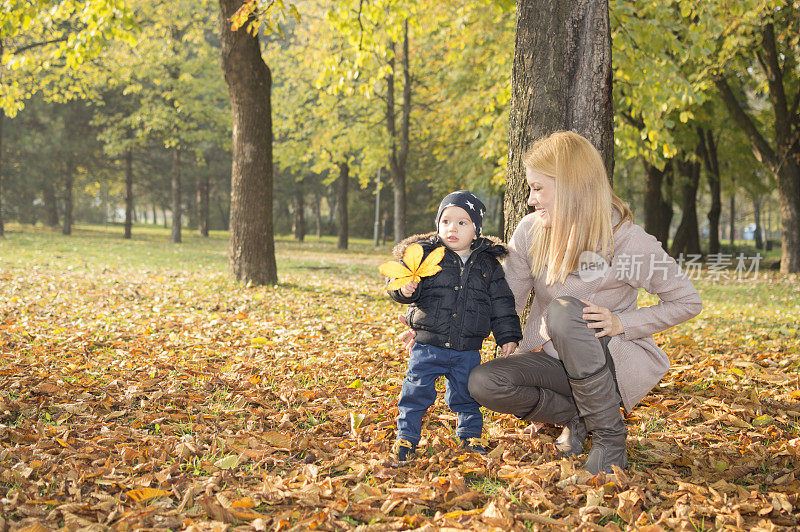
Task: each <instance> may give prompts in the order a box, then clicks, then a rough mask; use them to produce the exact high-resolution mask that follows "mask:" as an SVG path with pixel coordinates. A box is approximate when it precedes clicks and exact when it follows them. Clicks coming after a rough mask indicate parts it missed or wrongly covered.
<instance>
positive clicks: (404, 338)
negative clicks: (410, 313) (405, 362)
mask: <svg viewBox="0 0 800 532" xmlns="http://www.w3.org/2000/svg"><path fill="white" fill-rule="evenodd" d="M400 323H402V324H403V325H405V326H406V327H408V329H406V330H405V331H403V332H401V333H400V335H399V336H398V337H397V338H398V339H399V340H400V341H401V342H402V343H403V348H405V350H406V351H407V352H408V354H409V355H410V354H411V348H412V347H414V344H415V343H416V339H415V338H416V336H417V333H416V331H414V329H412V328H411V327H410V326H409V325H408V322H407V321H406V317H405V316H400Z"/></svg>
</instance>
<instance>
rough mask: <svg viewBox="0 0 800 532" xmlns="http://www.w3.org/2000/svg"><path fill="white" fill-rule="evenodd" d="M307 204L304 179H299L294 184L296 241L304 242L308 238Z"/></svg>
mask: <svg viewBox="0 0 800 532" xmlns="http://www.w3.org/2000/svg"><path fill="white" fill-rule="evenodd" d="M305 211H306V203H305V191H304V190H303V179H298V180H296V181H295V184H294V239H295V240H297V241H298V242H302V241H303V240H305V238H306V217H305Z"/></svg>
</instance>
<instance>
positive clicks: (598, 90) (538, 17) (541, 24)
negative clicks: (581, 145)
mask: <svg viewBox="0 0 800 532" xmlns="http://www.w3.org/2000/svg"><path fill="white" fill-rule="evenodd" d="M556 130H571V131H575V132H577V133H580V134H581V135H583V136H585V137H586V138H587V139H589V140H590V141H591V142H592V143H593V144H594V145H595V146H596V147H597V149H598V150H599V151H600V153H601V155H602V156H603V160H604V161H605V164H606V168H607V170H608V174H609V177H610V176H611V175H612V174H613V168H614V137H613V135H614V130H613V100H612V95H611V33H610V31H609V16H608V1H607V0H549V1H546V2H542V1H535V0H517V28H516V42H515V45H514V65H513V68H512V72H511V112H510V116H509V133H508V135H509V138H508V170H507V172H508V174H507V177H506V195H505V201H504V210H505V224H504V229H505V233H504V236H505V239H506V240H508V239H509V238H510V237H511V234H512V233H513V232H514V229H516V227H517V224H518V223H519V221H520V220H521V219H522V218H523V217H524V216H525V215H526V214H527V212H528V206H527V203H526V200H527V196H528V194H527V185H526V183H525V170H524V168H523V165H522V157H523V155H524V152H525V150H526V149H527V148H528V146H529V145H530V144H531V142H533V141H534V140H535V139H537V138H540V137H543V136H545V135H548V134H550V133H552V132H554V131H556Z"/></svg>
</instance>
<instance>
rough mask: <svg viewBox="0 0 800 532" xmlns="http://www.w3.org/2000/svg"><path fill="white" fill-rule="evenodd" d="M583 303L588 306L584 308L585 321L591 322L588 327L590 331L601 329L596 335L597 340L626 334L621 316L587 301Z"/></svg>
mask: <svg viewBox="0 0 800 532" xmlns="http://www.w3.org/2000/svg"><path fill="white" fill-rule="evenodd" d="M581 301H583V302H584V303H586V305H587V306H586V307H583V319H584V320H586V321H588V322H589V323H588V325H587V327H589V328H590V329H600V330H599V331H597V332H596V333H595V334H594V337H595V338H602V337H603V336H617V335H618V334H622V333H623V332H625V331H624V329H623V328H622V321H620V319H619V316H617V315H616V314H614V313H613V312H611V311H610V310H608V309H607V308H605V307H599V306H597V305H594V304H592V303H590V302H588V301H586V300H585V299H581Z"/></svg>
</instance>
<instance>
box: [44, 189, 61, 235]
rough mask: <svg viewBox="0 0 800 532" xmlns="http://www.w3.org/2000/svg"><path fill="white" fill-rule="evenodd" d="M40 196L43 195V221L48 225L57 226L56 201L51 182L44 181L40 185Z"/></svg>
mask: <svg viewBox="0 0 800 532" xmlns="http://www.w3.org/2000/svg"><path fill="white" fill-rule="evenodd" d="M42 196H43V197H44V198H43V199H44V211H45V212H44V213H45V223H47V225H48V226H49V227H58V201H56V192H55V189H54V188H53V183H51V182H49V181H48V182H45V184H44V186H43V187H42Z"/></svg>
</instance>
